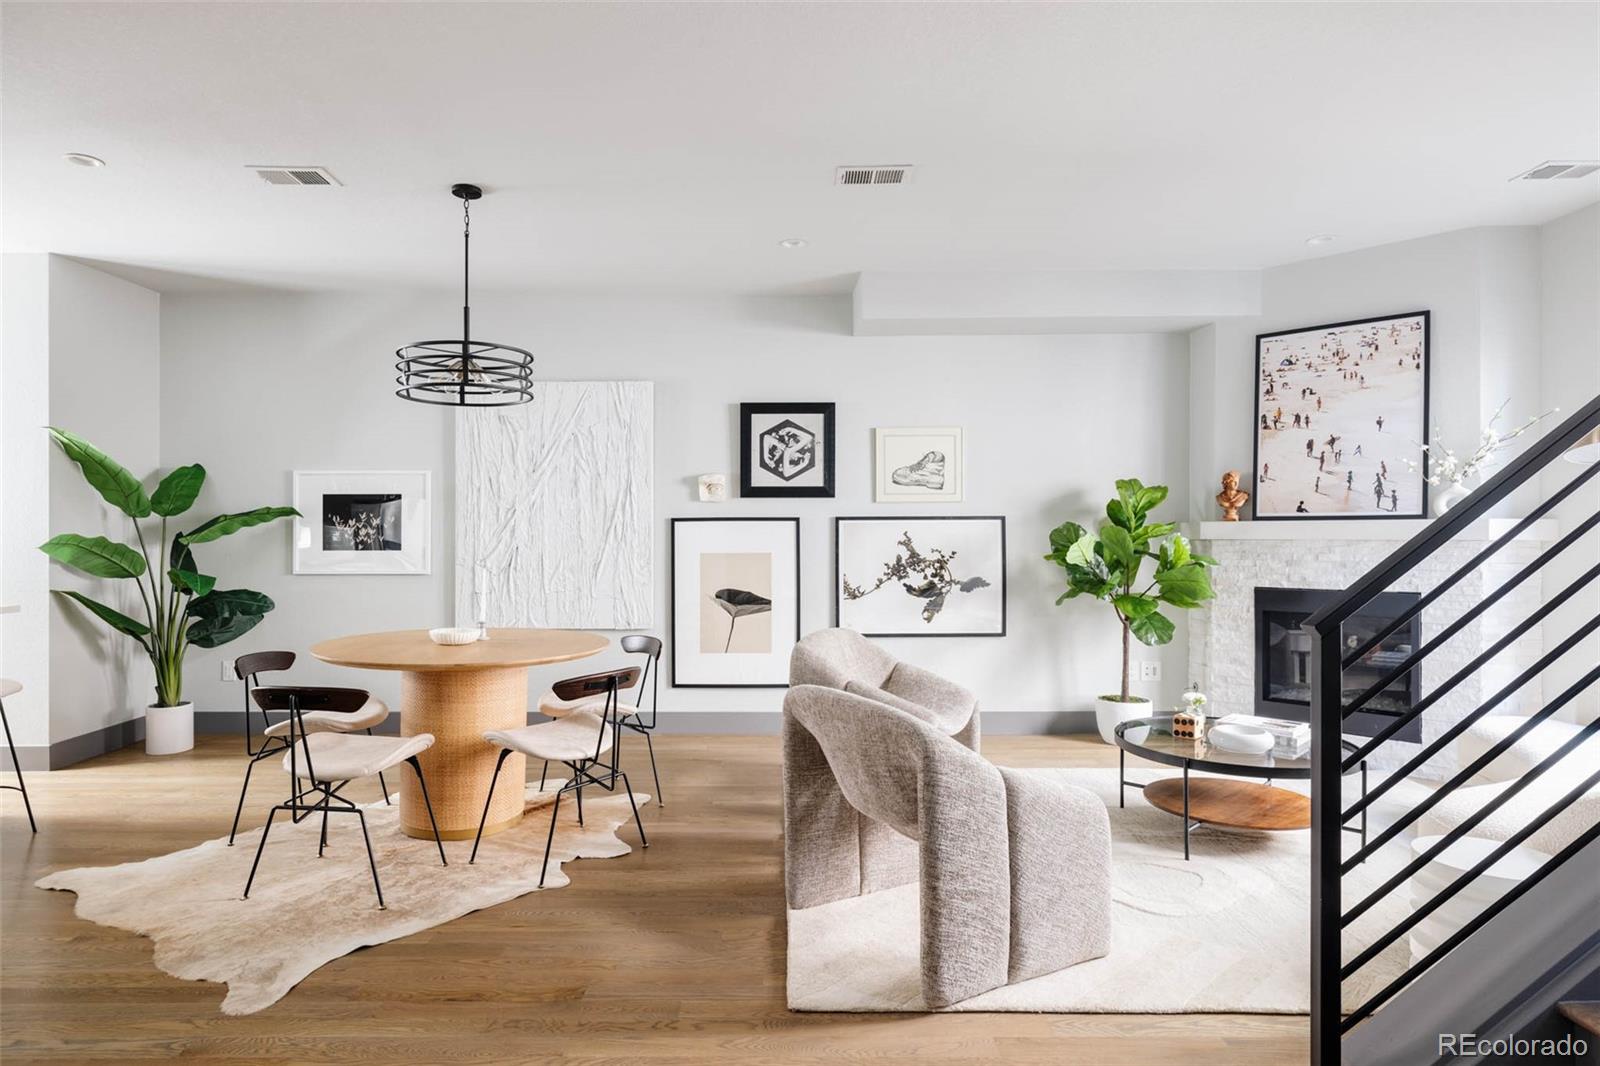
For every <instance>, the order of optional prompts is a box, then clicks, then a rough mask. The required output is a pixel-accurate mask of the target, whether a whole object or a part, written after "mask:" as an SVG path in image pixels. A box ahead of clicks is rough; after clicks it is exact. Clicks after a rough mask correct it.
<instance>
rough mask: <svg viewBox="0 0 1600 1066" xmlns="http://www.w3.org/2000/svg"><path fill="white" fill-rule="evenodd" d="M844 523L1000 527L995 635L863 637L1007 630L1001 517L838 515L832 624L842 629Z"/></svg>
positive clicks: (1003, 520) (870, 634)
mask: <svg viewBox="0 0 1600 1066" xmlns="http://www.w3.org/2000/svg"><path fill="white" fill-rule="evenodd" d="M846 522H887V523H889V524H890V525H895V524H900V525H904V524H908V523H911V522H998V523H999V527H1000V629H999V631H998V632H957V633H949V632H944V633H929V632H927V631H925V630H924V631H922V632H916V631H911V632H878V631H876V630H874V631H872V632H868V631H866V630H861V631H860V632H861V635H862V636H864V637H918V638H921V639H929V638H939V637H1003V636H1005V635H1006V629H1007V627H1008V626H1009V624H1010V622H1009V618H1010V608H1009V605H1008V603H1007V600H1006V594H1007V590H1006V585H1007V582H1006V565H1007V561H1006V550H1007V549H1006V516H1005V515H950V514H925V515H893V514H889V515H885V514H870V515H839V516H837V517H835V518H834V520H833V624H834V625H836V626H842V625H844V621H843V618H844V612H843V607H844V574H843V572H842V566H841V561H840V545H841V543H842V541H841V533H842V531H843V526H844V523H846Z"/></svg>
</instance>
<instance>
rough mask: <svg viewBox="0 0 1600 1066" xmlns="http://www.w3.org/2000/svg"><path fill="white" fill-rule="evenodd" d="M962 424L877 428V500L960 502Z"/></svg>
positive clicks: (875, 437)
mask: <svg viewBox="0 0 1600 1066" xmlns="http://www.w3.org/2000/svg"><path fill="white" fill-rule="evenodd" d="M962 437H963V434H962V432H961V427H960V426H921V427H895V428H889V429H875V430H873V431H872V441H873V451H874V452H875V453H876V464H875V465H876V476H875V477H874V479H873V486H874V487H873V495H872V498H873V500H874V501H875V502H877V503H960V502H961V498H962V492H963V488H962V478H963V475H964V470H963V466H964V459H965V456H964V452H963V448H962Z"/></svg>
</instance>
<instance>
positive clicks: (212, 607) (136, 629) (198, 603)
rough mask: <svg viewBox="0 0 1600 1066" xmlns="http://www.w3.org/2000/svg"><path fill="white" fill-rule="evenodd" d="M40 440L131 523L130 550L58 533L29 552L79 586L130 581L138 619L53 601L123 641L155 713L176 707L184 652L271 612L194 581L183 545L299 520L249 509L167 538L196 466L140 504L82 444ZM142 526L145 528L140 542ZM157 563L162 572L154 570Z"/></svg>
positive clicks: (125, 475)
mask: <svg viewBox="0 0 1600 1066" xmlns="http://www.w3.org/2000/svg"><path fill="white" fill-rule="evenodd" d="M50 436H51V437H52V438H53V439H54V440H55V442H56V443H57V444H59V445H60V446H61V450H62V452H63V453H65V454H66V456H67V458H68V459H71V460H72V461H73V462H74V463H76V464H77V466H78V469H79V470H81V471H82V472H83V478H84V480H85V481H87V482H88V483H89V485H90V487H91V488H93V489H94V490H95V491H96V492H98V493H100V496H101V498H102V499H104V500H105V501H106V502H107V503H109V504H110V505H111V506H113V507H115V508H116V509H117V510H119V511H121V512H122V513H123V514H125V515H127V516H128V517H129V518H130V519H132V520H133V530H134V535H135V537H136V538H137V540H138V548H137V549H135V548H134V547H132V546H130V545H127V544H118V543H117V542H116V541H114V540H108V539H107V538H105V537H84V536H80V535H78V534H77V533H62V534H59V535H57V536H54V537H51V538H50V539H49V540H47V541H45V542H44V543H43V544H41V545H39V550H40V551H42V552H44V553H45V554H46V555H48V556H50V558H52V559H54V560H55V561H56V562H58V563H60V564H61V565H63V566H66V567H68V568H70V569H73V570H76V571H78V572H79V573H80V574H87V575H88V576H89V577H107V578H124V579H127V580H131V581H132V582H133V583H134V584H135V585H137V586H138V587H139V599H140V601H141V602H142V603H143V605H144V617H143V619H142V620H141V619H138V618H130V617H128V616H127V615H125V614H123V613H122V612H120V611H117V610H114V609H113V608H111V607H107V606H106V605H105V604H103V603H98V602H96V601H94V600H92V599H90V598H89V597H88V596H85V595H83V594H82V593H80V592H73V591H70V590H61V589H58V590H56V594H57V595H59V596H61V597H63V598H64V599H69V600H72V601H73V602H74V603H77V604H78V605H79V606H81V607H82V608H83V609H84V610H86V611H88V612H89V613H90V614H92V615H94V616H95V617H96V618H98V619H100V621H102V622H104V623H105V624H106V625H108V626H110V627H111V628H112V629H115V630H116V631H117V632H118V633H123V634H126V635H127V636H129V637H131V638H133V640H134V641H136V642H137V643H138V644H139V646H140V647H141V648H143V649H144V652H145V654H146V655H148V656H149V657H150V664H151V665H152V666H154V667H155V672H156V703H155V705H156V706H157V707H176V706H178V705H179V704H181V703H182V702H183V656H184V653H185V652H187V651H188V650H189V648H191V647H195V648H215V647H218V646H220V645H222V644H226V643H228V642H229V641H230V640H234V639H235V638H237V637H241V636H243V635H244V634H245V633H248V632H249V631H250V630H251V629H252V628H253V627H254V626H255V625H256V623H257V622H260V621H261V619H262V618H263V617H264V616H265V615H266V613H267V612H268V611H270V610H272V608H273V603H272V600H270V599H269V598H267V597H266V596H265V595H263V594H261V593H259V592H251V591H250V590H249V589H219V588H217V579H216V578H215V577H212V576H210V575H209V574H202V573H201V572H200V568H199V565H198V564H197V563H196V562H195V557H194V552H193V551H191V550H190V545H193V544H204V543H207V542H209V541H213V540H217V539H218V538H220V537H225V536H227V535H228V534H230V533H234V532H237V531H238V530H241V529H246V528H248V527H250V526H259V525H264V524H266V523H268V522H272V521H276V520H277V519H279V518H287V517H289V516H291V515H298V514H299V513H300V512H299V511H296V510H295V509H294V508H293V507H258V508H256V509H255V510H253V511H245V512H242V513H240V514H223V515H217V516H216V517H215V518H212V519H210V520H208V521H206V522H202V523H201V524H200V525H198V526H195V527H194V529H193V530H192V531H191V532H188V533H184V532H181V531H178V530H176V529H174V530H173V531H172V535H171V536H170V537H169V536H168V521H167V520H168V519H172V518H177V517H178V516H180V515H182V514H184V513H185V512H186V511H188V510H189V508H190V507H192V506H194V501H195V500H196V499H197V498H199V495H200V489H201V487H202V486H203V485H204V484H205V480H206V471H205V467H203V466H201V465H200V464H199V463H195V464H193V465H191V466H180V467H178V469H176V470H174V471H172V472H171V473H169V474H168V475H167V476H166V477H164V478H162V479H161V483H160V484H159V485H157V486H156V490H155V491H154V492H152V493H150V494H148V495H146V493H145V490H144V485H143V484H142V483H141V482H140V481H139V479H138V478H136V477H134V476H133V475H132V474H130V473H129V472H128V471H127V470H126V469H125V468H124V467H123V466H122V465H121V464H120V463H118V462H116V461H115V460H114V459H112V458H111V457H110V456H108V455H106V453H105V452H102V451H101V450H100V449H99V448H96V447H95V446H94V445H93V444H90V443H89V442H88V441H86V440H84V439H83V438H82V437H79V436H77V435H76V434H73V433H68V432H67V431H66V430H64V429H56V428H54V427H51V428H50ZM141 520H144V521H143V522H141ZM144 522H148V524H149V526H150V527H151V528H150V529H149V530H148V532H149V534H150V536H149V538H148V539H147V538H146V532H147V531H146V529H145V525H144ZM175 524H176V523H174V525H175ZM152 540H153V541H154V544H153V545H152V544H151V541H152ZM152 547H153V548H154V554H153V555H152V554H151V549H152ZM163 561H165V563H166V570H165V573H163V572H162V571H161V570H160V569H158V567H159V565H160V564H161V563H162V562H163Z"/></svg>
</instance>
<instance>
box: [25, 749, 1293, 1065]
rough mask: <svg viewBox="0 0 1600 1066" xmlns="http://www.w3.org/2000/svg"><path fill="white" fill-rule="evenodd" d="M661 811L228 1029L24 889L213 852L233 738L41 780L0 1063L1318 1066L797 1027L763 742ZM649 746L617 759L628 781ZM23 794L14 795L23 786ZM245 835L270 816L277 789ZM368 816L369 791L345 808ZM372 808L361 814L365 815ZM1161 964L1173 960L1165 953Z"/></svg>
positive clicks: (1170, 1026)
mask: <svg viewBox="0 0 1600 1066" xmlns="http://www.w3.org/2000/svg"><path fill="white" fill-rule="evenodd" d="M984 747H985V753H986V754H988V755H989V756H990V757H992V758H993V759H995V761H997V762H1000V763H1003V764H1008V765H1014V766H1105V765H1115V755H1114V753H1113V752H1112V751H1111V750H1110V749H1108V748H1106V747H1105V746H1103V745H1101V744H1099V743H1098V742H1096V741H1092V740H1090V739H1086V738H1064V737H995V738H993V739H987V740H986V741H985V745H984ZM656 748H657V754H658V756H659V758H660V760H661V764H662V766H661V773H662V784H663V786H664V791H665V792H666V797H667V802H668V806H667V807H665V808H658V807H656V806H655V805H654V804H653V803H652V804H651V805H650V806H649V807H648V808H647V809H646V810H645V812H644V814H645V818H646V828H647V829H648V831H649V833H650V845H651V846H650V848H649V850H648V851H644V852H635V853H634V854H632V855H629V856H626V857H624V858H620V859H609V860H605V861H603V862H598V861H597V862H577V863H574V864H572V865H571V866H569V867H568V870H569V871H570V873H571V875H572V885H571V886H570V887H568V888H564V889H561V890H559V891H554V892H543V893H534V894H532V895H528V896H524V897H522V898H520V899H517V900H513V901H511V902H509V903H505V904H503V905H501V906H498V907H495V908H492V909H490V910H486V911H480V912H478V913H476V914H471V915H468V916H467V917H465V918H460V919H458V920H456V921H453V922H450V923H448V924H446V925H444V926H441V927H439V928H436V929H430V930H428V931H426V932H423V933H419V934H417V935H415V936H411V937H408V938H406V939H404V940H400V941H397V942H395V943H391V944H384V945H380V946H378V947H374V948H369V949H365V950H362V951H359V952H356V953H355V954H353V955H348V956H345V957H344V958H341V959H337V960H335V961H333V962H331V963H329V964H328V965H326V966H324V967H322V968H321V969H320V970H318V971H317V972H315V973H314V974H312V975H311V976H310V977H308V978H306V979H305V980H304V981H302V982H301V983H300V984H299V985H298V986H297V987H296V988H295V989H294V991H292V992H291V993H289V995H288V996H287V997H285V998H284V999H283V1000H282V1001H281V1002H279V1003H277V1004H276V1005H274V1006H272V1007H270V1008H268V1009H267V1010H265V1011H262V1012H260V1013H258V1014H253V1015H249V1016H246V1017H239V1018H230V1017H225V1016H223V1015H222V1014H220V1013H219V1012H218V1010H217V1004H218V1003H219V1002H220V1001H221V999H222V995H223V989H222V988H221V986H218V985H214V984H206V983H201V982H193V981H180V980H178V979H176V978H173V977H169V976H167V975H165V974H163V973H161V972H160V971H159V970H157V969H156V968H155V966H154V965H153V964H152V963H151V945H150V941H148V940H146V939H144V938H142V937H139V936H135V935H133V934H131V933H126V932H122V931H120V930H116V929H109V928H105V927H102V926H98V925H95V924H93V923H91V922H87V921H82V920H79V919H77V918H75V917H74V916H73V913H72V907H73V902H74V899H75V897H74V896H72V895H71V894H69V893H64V892H46V891H42V890H39V889H36V888H33V887H32V885H33V881H34V880H35V879H36V878H38V877H40V876H42V875H43V874H45V873H48V872H50V871H53V870H57V869H64V868H68V867H73V866H82V865H109V864H112V863H118V862H125V861H130V860H135V859H142V858H147V857H149V856H151V855H156V854H160V853H162V852H166V851H171V850H175V849H178V848H183V847H188V846H191V845H193V844H196V843H199V842H200V841H202V840H205V839H208V838H210V837H216V836H220V835H224V834H226V832H227V829H228V822H229V819H230V818H231V817H232V813H233V804H234V801H235V799H236V797H237V795H238V786H239V780H240V776H241V774H242V773H243V769H244V766H243V759H242V757H241V750H240V749H241V742H240V740H239V739H238V738H237V737H226V738H224V737H206V738H203V739H202V742H201V744H200V746H199V748H198V749H197V750H196V751H194V752H192V753H189V754H186V755H181V756H172V757H168V758H164V759H153V758H147V757H146V756H144V754H143V753H142V752H141V751H138V750H129V751H123V752H119V753H117V754H114V755H109V756H106V757H104V758H100V759H96V760H93V761H92V762H89V763H84V764H82V765H80V766H76V767H73V768H72V769H69V770H62V771H57V772H56V773H53V774H42V773H41V774H33V775H30V777H29V781H28V783H29V789H30V795H31V796H32V797H33V802H34V810H35V811H36V812H37V814H38V816H39V823H40V833H39V835H38V836H37V837H30V835H29V833H28V826H27V821H26V819H25V818H24V817H23V812H22V805H21V800H20V798H19V797H18V796H17V795H16V794H15V793H5V794H4V795H3V798H0V805H3V810H4V819H3V829H0V920H3V925H0V930H3V940H0V1057H3V1059H4V1061H5V1063H6V1066H22V1064H24V1063H35V1062H53V1063H61V1062H72V1063H86V1062H106V1061H115V1062H140V1061H146V1060H154V1059H167V1058H178V1057H182V1058H184V1059H186V1060H189V1061H193V1062H204V1063H230V1064H243V1063H268V1062H271V1063H287V1062H294V1063H337V1062H383V1063H401V1062H405V1063H441V1062H504V1063H572V1064H592V1063H648V1064H651V1066H669V1064H678V1063H681V1064H684V1066H701V1064H710V1063H724V1062H725V1063H740V1064H744V1066H758V1064H764V1063H816V1062H830V1063H831V1062H842V1061H854V1060H862V1059H871V1060H873V1061H883V1062H918V1063H929V1062H932V1063H990V1062H1000V1061H1004V1062H1006V1063H1016V1064H1022V1063H1048V1064H1070V1063H1084V1064H1093V1066H1116V1064H1124V1063H1125V1064H1130V1066H1134V1064H1137V1066H1153V1064H1160V1063H1198V1064H1217V1066H1255V1064H1263V1066H1264V1064H1278V1063H1285V1064H1287V1063H1296V1064H1298V1063H1303V1062H1305V1061H1306V1055H1307V1038H1306V1020H1305V1019H1304V1018H1302V1017H1275V1016H1250V1015H1134V1014H1123V1015H1027V1014H1007V1015H994V1014H989V1015H984V1014H934V1015H848V1014H833V1015H819V1014H791V1013H789V1012H788V1011H787V1010H785V1009H784V993H783V982H784V921H783V913H784V910H783V883H782V847H781V838H780V825H779V817H780V806H779V794H778V770H779V757H778V743H777V739H776V738H774V737H729V736H703V737H698V736H672V735H670V734H663V735H662V736H661V738H660V739H659V740H658V742H657V744H656ZM642 755H643V747H642V745H631V746H629V747H628V749H627V759H626V760H625V762H626V763H630V764H634V765H632V766H629V769H630V770H635V772H633V773H632V774H631V776H632V777H633V779H634V781H635V782H636V783H637V782H642V781H647V780H648V778H649V769H648V763H645V765H644V766H643V767H637V764H638V763H640V762H641V761H642V760H641V758H640V757H641V756H642ZM8 779H9V778H8ZM252 791H253V797H252V802H250V803H249V804H247V807H246V824H248V825H249V826H252V827H253V826H256V825H259V824H260V823H261V821H262V820H263V819H264V817H265V811H266V808H267V806H268V792H269V791H270V789H269V788H268V787H266V786H263V788H262V791H261V792H260V793H259V794H257V793H254V790H252ZM352 791H353V792H354V793H355V795H356V796H357V798H373V799H375V798H377V792H376V784H369V785H367V786H366V788H365V789H364V790H362V791H355V790H354V788H352ZM369 794H370V796H369ZM1150 965H1151V966H1153V967H1154V966H1160V965H1161V960H1159V959H1151V960H1150Z"/></svg>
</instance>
